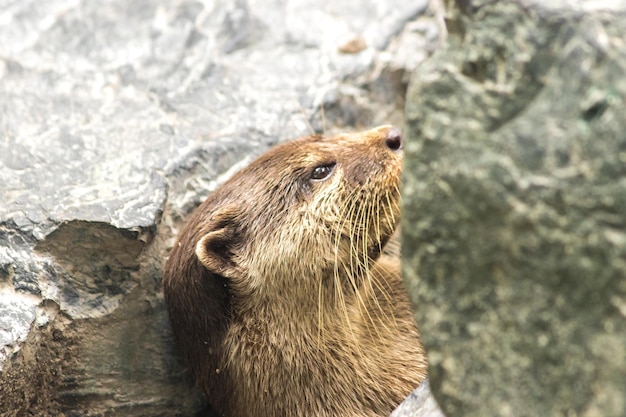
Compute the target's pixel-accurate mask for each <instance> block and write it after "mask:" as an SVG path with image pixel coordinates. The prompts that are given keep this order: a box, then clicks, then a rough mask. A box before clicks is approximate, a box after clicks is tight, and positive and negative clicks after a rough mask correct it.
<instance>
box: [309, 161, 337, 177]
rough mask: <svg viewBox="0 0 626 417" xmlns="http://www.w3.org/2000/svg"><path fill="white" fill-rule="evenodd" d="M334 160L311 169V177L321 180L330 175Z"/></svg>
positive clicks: (333, 167) (333, 168)
mask: <svg viewBox="0 0 626 417" xmlns="http://www.w3.org/2000/svg"><path fill="white" fill-rule="evenodd" d="M335 165H337V164H336V163H335V162H331V163H330V164H325V165H320V166H317V167H315V168H313V171H311V179H312V180H314V181H323V180H325V179H327V178H328V177H330V175H331V174H332V173H333V171H334V170H335Z"/></svg>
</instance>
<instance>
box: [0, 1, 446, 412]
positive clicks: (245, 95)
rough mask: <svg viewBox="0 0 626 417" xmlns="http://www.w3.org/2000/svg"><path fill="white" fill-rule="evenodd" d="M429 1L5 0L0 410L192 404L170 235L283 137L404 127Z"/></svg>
mask: <svg viewBox="0 0 626 417" xmlns="http://www.w3.org/2000/svg"><path fill="white" fill-rule="evenodd" d="M425 7H426V0H423V1H416V2H405V1H401V0H392V1H387V2H378V1H373V0H372V1H348V2H332V1H322V2H316V1H295V0H294V1H272V0H260V1H255V2H250V3H248V2H246V1H244V0H236V1H229V2H218V1H192V0H173V1H169V0H168V1H165V0H139V1H123V0H112V1H107V2H100V1H96V0H50V1H12V0H0V97H1V99H0V168H1V169H0V193H1V198H0V368H2V370H1V371H0V372H1V373H0V414H2V415H16V416H22V415H27V414H28V413H29V412H30V413H32V414H33V415H38V416H44V415H54V416H56V415H59V413H61V412H63V413H65V416H83V415H90V416H97V415H105V414H106V415H107V416H110V415H119V416H174V415H191V414H193V413H194V412H195V411H197V410H198V409H199V408H200V407H201V404H202V399H201V398H200V397H198V396H196V397H194V396H192V395H189V393H190V392H192V389H191V388H190V383H189V381H188V380H187V379H186V376H185V373H184V372H183V370H182V369H181V367H180V365H179V363H178V359H177V357H176V356H175V353H174V352H173V349H172V340H171V337H170V332H169V329H168V326H169V324H168V322H167V319H166V315H165V312H164V306H163V301H162V297H161V295H160V274H161V272H160V269H161V265H162V263H163V261H164V257H165V255H166V253H167V250H168V247H169V245H171V244H172V236H174V235H175V233H176V232H177V230H178V228H179V226H180V224H181V222H182V221H183V220H184V219H185V217H186V215H187V214H188V213H189V212H190V210H191V209H192V208H193V207H195V206H196V205H197V204H198V203H199V202H200V201H201V200H203V199H204V198H205V197H206V195H207V194H208V193H209V192H210V191H211V190H212V189H213V188H214V187H215V186H216V184H218V183H219V182H221V181H222V180H223V179H224V178H225V177H227V176H228V175H230V173H232V172H233V171H234V170H235V169H237V168H238V167H240V166H242V165H243V164H245V163H247V161H249V160H250V158H251V157H252V156H254V155H256V154H258V153H260V152H262V151H263V150H265V149H266V148H267V147H269V146H270V145H272V144H274V143H276V142H278V141H282V140H285V139H288V138H292V137H296V136H299V135H302V134H307V133H309V132H310V131H311V129H313V130H315V131H321V130H323V129H327V130H332V129H337V128H363V127H370V126H373V125H376V124H380V123H389V122H392V123H396V124H402V120H403V112H402V108H403V105H404V92H405V88H406V81H407V76H406V75H407V74H408V73H410V71H412V69H413V68H415V66H416V65H417V64H418V63H419V62H420V61H421V60H423V59H424V58H425V57H426V56H427V55H428V53H429V51H430V49H431V48H432V47H433V46H434V44H435V42H436V40H437V30H436V25H435V24H434V22H433V21H432V19H430V18H427V17H424V16H423V11H424V9H425ZM346 45H347V46H346ZM350 45H360V48H364V49H362V50H361V51H360V52H357V53H352V54H350V53H341V52H340V50H346V51H349V50H350V47H349V46H350ZM360 48H357V49H360ZM355 52H356V50H355ZM322 108H323V109H324V111H322V110H321V109H322ZM309 125H310V126H312V127H310V126H309Z"/></svg>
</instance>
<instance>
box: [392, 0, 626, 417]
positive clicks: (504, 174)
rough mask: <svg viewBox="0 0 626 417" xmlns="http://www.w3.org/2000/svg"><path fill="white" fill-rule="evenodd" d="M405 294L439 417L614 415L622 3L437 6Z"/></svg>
mask: <svg viewBox="0 0 626 417" xmlns="http://www.w3.org/2000/svg"><path fill="white" fill-rule="evenodd" d="M446 17H447V28H448V40H447V43H446V45H445V47H444V48H442V49H440V50H438V51H437V52H436V53H435V55H434V56H433V57H431V58H430V59H428V60H427V61H425V62H424V63H423V64H422V65H420V66H419V67H418V69H417V70H416V72H415V73H414V76H413V78H412V81H411V86H410V88H409V91H408V96H407V107H406V116H407V133H408V136H409V140H408V143H407V152H406V159H405V179H406V181H405V184H404V185H405V188H404V190H403V191H404V197H405V200H404V204H405V210H404V215H403V233H404V235H403V237H404V241H403V256H404V266H405V270H404V272H405V279H406V282H407V284H408V287H409V288H410V293H411V295H412V298H413V301H414V303H415V307H416V317H417V321H418V323H419V325H420V328H421V333H422V341H423V343H424V345H425V347H426V350H427V352H428V359H429V363H430V382H431V386H432V390H433V393H434V395H435V398H436V399H437V401H438V403H439V404H440V405H441V407H442V409H443V411H444V413H445V414H446V415H447V416H448V417H461V416H463V417H474V416H475V417H479V416H480V417H488V416H502V417H508V416H510V417H513V416H515V417H523V416H529V417H530V416H535V417H536V416H584V417H618V416H625V415H626V111H625V107H626V76H625V75H626V2H624V1H620V0H613V1H599V0H588V1H585V0H580V1H574V0H570V1H566V0H563V1H535V0H518V1H489V0H475V1H461V0H458V1H447V2H446Z"/></svg>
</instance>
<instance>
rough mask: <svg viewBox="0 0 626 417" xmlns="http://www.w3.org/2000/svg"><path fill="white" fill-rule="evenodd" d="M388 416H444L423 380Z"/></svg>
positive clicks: (428, 383) (427, 382)
mask: <svg viewBox="0 0 626 417" xmlns="http://www.w3.org/2000/svg"><path fill="white" fill-rule="evenodd" d="M389 417H445V416H444V415H443V413H442V412H441V409H440V408H439V405H437V402H436V401H435V399H434V398H433V395H432V393H431V392H430V382H429V381H428V379H426V380H424V381H423V382H422V383H421V384H420V386H419V387H418V388H417V389H416V390H415V391H413V392H412V393H411V394H410V395H409V396H408V397H407V399H406V400H404V402H403V403H402V404H400V406H399V407H398V408H396V409H395V410H394V411H393V413H391V415H390V416H389Z"/></svg>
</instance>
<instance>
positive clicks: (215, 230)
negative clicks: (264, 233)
mask: <svg viewBox="0 0 626 417" xmlns="http://www.w3.org/2000/svg"><path fill="white" fill-rule="evenodd" d="M235 213H236V212H235V210H231V209H222V210H220V211H219V212H217V213H214V214H213V215H212V216H211V218H210V220H209V223H210V225H209V231H208V232H207V234H205V235H204V236H203V237H202V238H201V239H200V240H198V243H196V256H197V257H198V260H199V261H200V263H201V264H202V265H203V266H204V267H205V268H206V269H208V270H209V271H211V272H213V273H214V274H217V275H222V276H224V277H227V278H228V277H232V276H234V275H236V269H237V264H236V263H235V261H234V260H233V258H234V254H233V249H234V247H235V246H236V244H237V241H238V239H239V232H238V227H237V223H236V219H235Z"/></svg>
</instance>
